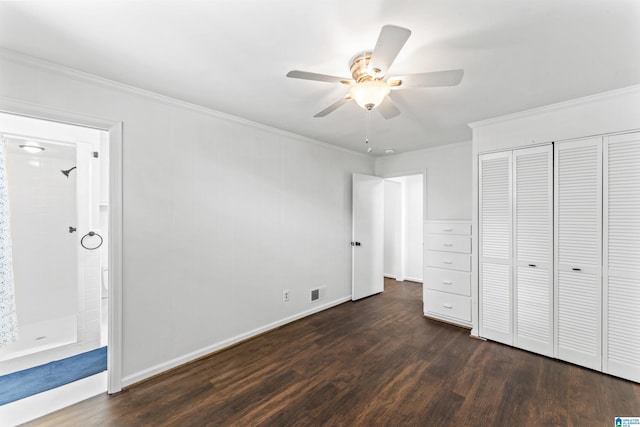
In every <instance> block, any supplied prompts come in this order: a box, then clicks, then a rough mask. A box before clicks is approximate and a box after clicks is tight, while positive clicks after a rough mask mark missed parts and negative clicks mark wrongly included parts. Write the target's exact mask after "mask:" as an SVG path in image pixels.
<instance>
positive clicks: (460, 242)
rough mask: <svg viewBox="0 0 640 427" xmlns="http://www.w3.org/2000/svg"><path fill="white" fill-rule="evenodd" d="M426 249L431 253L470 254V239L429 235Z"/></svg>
mask: <svg viewBox="0 0 640 427" xmlns="http://www.w3.org/2000/svg"><path fill="white" fill-rule="evenodd" d="M427 249H429V250H432V251H447V252H460V253H463V254H470V253H471V237H469V236H446V235H445V236H442V235H438V234H433V235H430V238H429V240H428V241H427Z"/></svg>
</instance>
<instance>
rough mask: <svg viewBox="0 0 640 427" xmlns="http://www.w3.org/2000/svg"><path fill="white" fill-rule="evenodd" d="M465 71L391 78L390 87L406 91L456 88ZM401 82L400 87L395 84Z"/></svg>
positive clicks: (436, 72) (437, 72)
mask: <svg viewBox="0 0 640 427" xmlns="http://www.w3.org/2000/svg"><path fill="white" fill-rule="evenodd" d="M463 75H464V70H446V71H432V72H428V73H418V74H407V75H404V76H397V77H391V78H390V79H389V80H388V83H389V85H391V87H392V88H394V89H405V88H412V87H439V86H455V85H457V84H459V83H460V81H461V80H462V76H463ZM398 81H400V82H401V83H400V84H399V85H396V84H395V83H394V82H398Z"/></svg>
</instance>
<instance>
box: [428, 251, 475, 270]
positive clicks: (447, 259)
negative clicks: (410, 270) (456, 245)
mask: <svg viewBox="0 0 640 427" xmlns="http://www.w3.org/2000/svg"><path fill="white" fill-rule="evenodd" d="M425 257H426V260H427V262H426V264H427V267H436V268H447V269H449V270H459V271H471V255H468V254H457V253H455V252H440V251H426V255H425Z"/></svg>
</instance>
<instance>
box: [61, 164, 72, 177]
mask: <svg viewBox="0 0 640 427" xmlns="http://www.w3.org/2000/svg"><path fill="white" fill-rule="evenodd" d="M75 168H76V167H75V166H74V167H72V168H70V169H67V170H64V169H61V170H60V172H62V173H63V175H64V176H66V177H67V178H69V173H71V171H72V170H74V169H75Z"/></svg>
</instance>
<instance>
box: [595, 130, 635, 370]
mask: <svg viewBox="0 0 640 427" xmlns="http://www.w3.org/2000/svg"><path fill="white" fill-rule="evenodd" d="M604 150H605V151H604V153H605V156H604V158H605V163H604V176H605V186H604V272H603V274H604V306H603V309H604V313H605V315H604V326H603V329H604V330H603V335H604V336H603V338H604V339H603V345H604V360H603V370H604V371H605V372H608V373H610V374H613V375H617V376H620V377H624V378H627V379H630V380H633V381H640V133H637V132H636V133H631V134H625V135H616V136H611V137H608V143H607V144H605V147H604Z"/></svg>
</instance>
